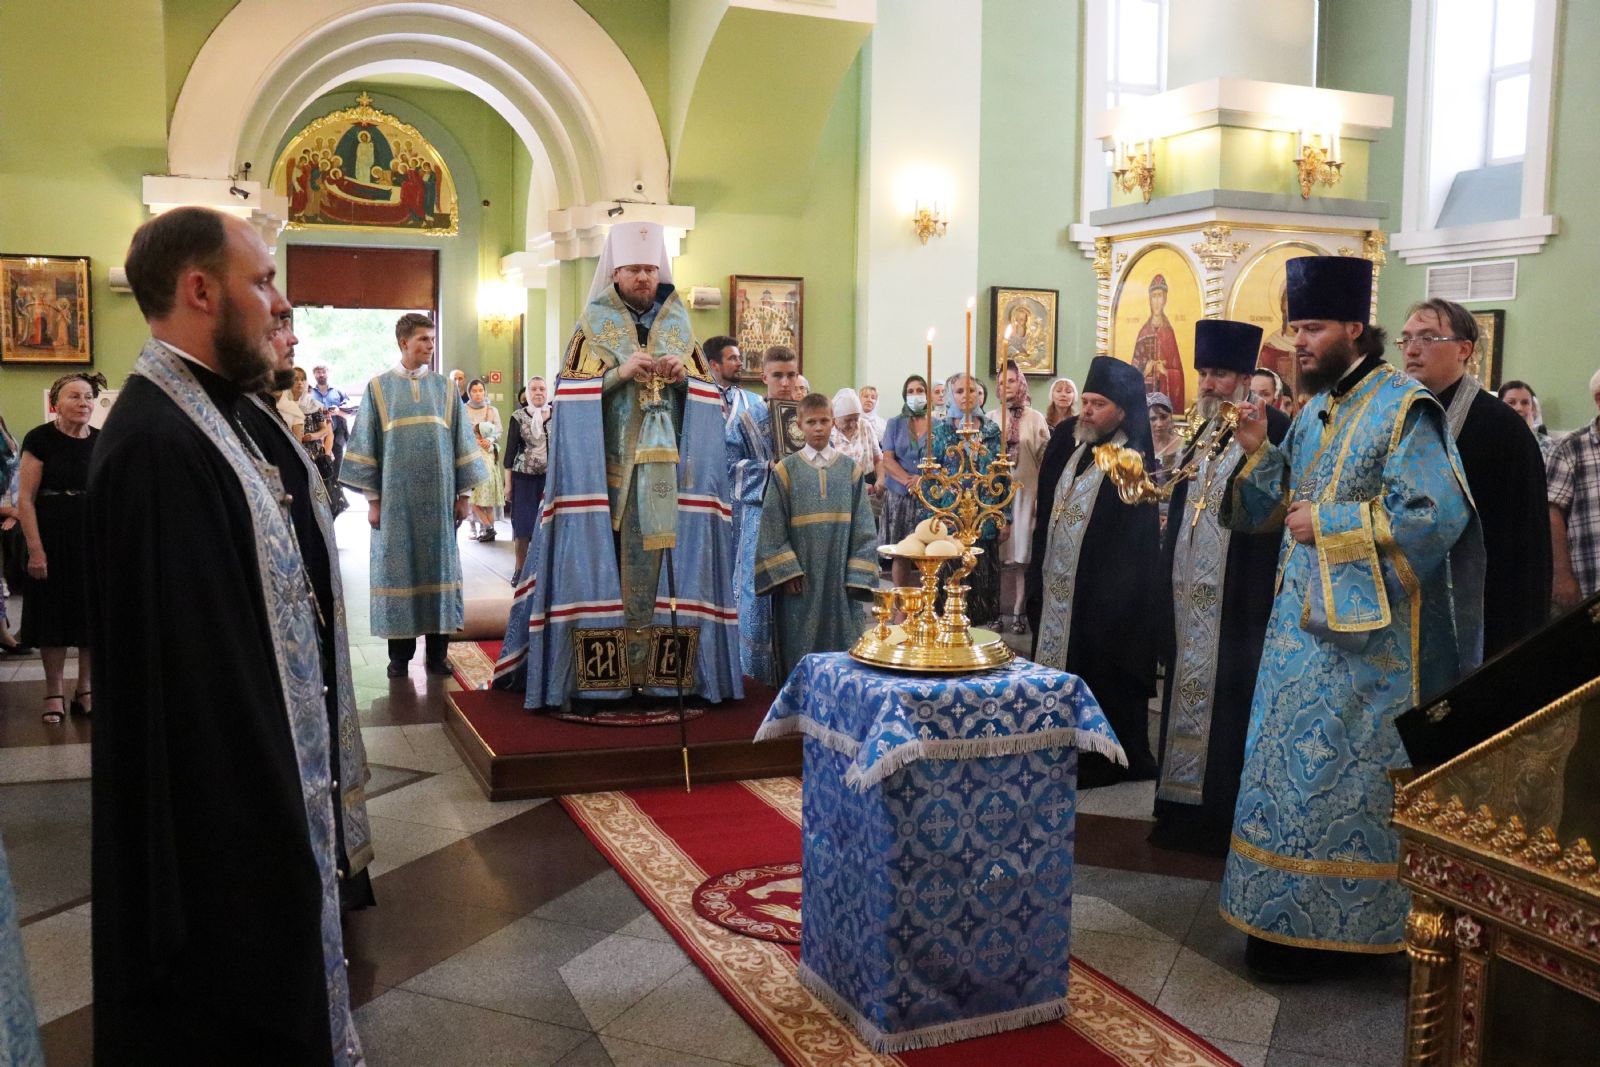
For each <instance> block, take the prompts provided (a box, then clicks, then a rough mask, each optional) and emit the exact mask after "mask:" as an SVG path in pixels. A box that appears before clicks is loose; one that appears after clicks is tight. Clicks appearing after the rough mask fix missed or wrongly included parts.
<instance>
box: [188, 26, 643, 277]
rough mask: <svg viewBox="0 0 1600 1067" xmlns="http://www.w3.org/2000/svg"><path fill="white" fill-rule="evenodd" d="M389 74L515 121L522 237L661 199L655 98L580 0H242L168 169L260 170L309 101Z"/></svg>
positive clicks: (205, 71)
mask: <svg viewBox="0 0 1600 1067" xmlns="http://www.w3.org/2000/svg"><path fill="white" fill-rule="evenodd" d="M385 73H410V74H427V75H430V76H432V77H435V78H439V79H441V80H444V81H447V82H450V83H451V84H454V85H457V86H459V87H461V88H462V89H465V90H467V91H468V92H471V93H474V94H475V95H477V96H478V97H480V98H481V99H483V100H484V102H485V103H487V104H489V106H491V107H493V108H494V109H495V110H496V111H497V112H498V113H499V114H500V115H501V116H502V117H503V118H505V120H506V121H507V122H508V123H509V124H510V125H511V127H512V129H513V130H515V131H516V133H517V136H518V137H519V138H521V139H522V142H523V144H524V145H525V146H526V147H527V149H528V152H529V154H530V155H531V156H532V158H533V162H534V168H533V169H534V173H533V181H532V182H530V185H529V191H528V213H527V216H528V230H529V232H528V235H527V237H528V241H529V246H530V247H532V246H533V244H534V243H535V242H536V241H541V240H548V238H547V237H546V236H545V235H546V234H547V232H548V227H549V218H550V213H551V212H552V211H557V210H561V209H564V208H572V207H581V206H583V205H587V204H593V203H597V202H601V201H608V200H615V199H619V198H630V199H640V200H646V201H654V202H657V203H665V202H666V201H667V194H668V165H667V150H666V142H665V139H664V138H663V137H662V133H661V127H660V124H659V123H658V122H657V120H656V115H655V111H654V110H653V109H652V107H651V104H650V98H649V95H648V94H647V93H646V92H645V89H644V85H643V83H642V82H640V80H639V76H638V74H637V73H636V72H635V71H634V69H633V66H632V64H630V63H629V62H628V60H627V57H626V56H624V55H623V53H622V50H621V49H620V48H618V47H617V44H616V42H615V41H613V40H612V39H611V38H610V36H609V35H607V34H606V32H605V31H604V30H602V29H601V28H600V26H599V24H598V23H596V22H595V21H594V19H593V18H591V17H590V16H589V14H588V13H587V12H585V11H584V10H583V9H582V8H581V7H579V6H578V4H577V3H575V2H574V0H474V2H473V3H472V4H471V6H465V5H461V4H443V3H431V2H422V3H410V2H394V0H241V2H240V3H239V4H238V6H237V7H235V8H234V9H233V10H232V11H231V12H229V14H228V15H227V16H226V17H225V18H224V19H223V20H222V22H221V23H220V24H219V25H218V26H217V28H216V30H215V31H214V32H213V33H212V34H211V36H210V38H209V39H208V40H207V41H206V44H205V46H204V47H203V48H202V49H201V50H200V54H199V55H198V56H197V57H196V58H195V62H194V64H193V65H192V66H191V67H190V69H189V74H188V77H187V78H186V79H185V81H184V85H183V90H182V91H181V92H180V94H179V96H178V102H177V106H176V108H175V109H174V111H173V116H172V127H171V130H170V133H169V136H168V143H167V154H168V166H169V168H170V169H171V171H172V173H174V174H177V175H185V176H191V177H199V178H223V177H227V176H228V175H231V174H234V173H236V172H237V170H238V168H239V165H240V164H241V163H243V162H246V161H250V162H252V163H253V164H254V167H253V168H252V170H253V172H254V173H255V174H257V175H260V176H261V177H263V178H265V177H266V176H267V174H268V173H269V171H270V168H271V164H272V162H273V152H274V151H275V149H276V148H277V144H278V141H279V140H280V138H281V137H282V135H283V133H284V132H285V131H286V130H287V128H288V124H289V123H291V122H292V121H294V119H295V117H296V116H297V115H299V114H300V112H301V111H303V110H304V109H305V108H306V107H307V106H309V105H310V103H311V102H312V101H313V100H315V99H316V98H317V97H319V96H321V95H323V94H324V93H326V92H328V91H329V90H330V89H333V88H334V87H336V86H338V85H340V84H343V83H345V82H349V81H352V80H355V79H358V78H361V77H365V76H370V75H374V74H385ZM640 184H642V185H643V189H642V190H641V189H639V188H638V186H639V185H640Z"/></svg>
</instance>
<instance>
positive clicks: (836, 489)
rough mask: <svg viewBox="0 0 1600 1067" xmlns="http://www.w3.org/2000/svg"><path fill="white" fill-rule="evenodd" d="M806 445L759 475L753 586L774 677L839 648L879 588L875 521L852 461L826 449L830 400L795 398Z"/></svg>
mask: <svg viewBox="0 0 1600 1067" xmlns="http://www.w3.org/2000/svg"><path fill="white" fill-rule="evenodd" d="M799 414H800V429H801V432H802V433H803V434H804V436H805V441H806V443H805V447H803V448H801V449H800V450H799V451H798V452H792V453H790V454H789V455H787V456H785V457H784V458H783V460H782V461H781V462H779V463H778V465H777V466H776V467H774V468H773V472H772V477H771V478H769V479H768V480H767V491H766V496H765V498H764V499H763V501H762V504H761V532H760V534H759V536H758V537H757V540H756V568H755V582H756V593H757V594H758V595H760V594H768V593H770V594H771V595H772V601H773V604H772V630H773V644H774V645H775V646H776V647H775V649H774V653H775V658H776V660H777V669H778V679H779V681H780V682H781V681H782V680H784V679H786V678H787V677H788V676H789V672H790V671H791V670H793V669H794V665H795V664H796V663H798V662H800V657H802V656H804V655H806V654H808V653H811V652H842V651H844V650H846V649H848V648H849V647H850V646H851V645H853V644H855V641H856V638H858V637H860V636H861V634H862V633H863V632H865V630H866V628H867V624H868V617H867V611H866V605H867V603H869V602H870V601H871V599H872V591H873V589H874V588H876V587H877V578H878V561H877V555H876V552H877V545H878V534H877V526H876V524H875V523H874V521H873V518H872V505H871V504H870V502H869V501H868V499H867V486H866V483H865V482H863V481H862V478H861V472H860V471H859V470H858V469H857V468H856V464H855V461H854V460H852V459H851V458H850V457H849V456H847V455H845V454H844V453H842V452H840V451H838V450H837V449H835V448H833V447H832V446H831V445H830V444H829V443H828V441H829V438H830V437H831V435H832V433H833V404H832V402H831V401H829V399H828V398H827V397H826V396H823V395H822V394H821V393H810V394H807V396H806V397H805V398H804V399H802V400H801V401H800V412H799Z"/></svg>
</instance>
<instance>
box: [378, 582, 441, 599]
mask: <svg viewBox="0 0 1600 1067" xmlns="http://www.w3.org/2000/svg"><path fill="white" fill-rule="evenodd" d="M460 588H461V583H460V582H438V583H436V584H434V585H408V586H393V587H379V588H376V589H374V590H373V591H372V595H373V596H421V595H423V594H424V593H448V592H450V590H452V589H460Z"/></svg>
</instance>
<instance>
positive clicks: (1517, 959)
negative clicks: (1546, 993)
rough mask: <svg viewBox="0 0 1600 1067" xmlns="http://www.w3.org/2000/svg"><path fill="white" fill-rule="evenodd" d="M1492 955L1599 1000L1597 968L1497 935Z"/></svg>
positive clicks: (1599, 980) (1599, 972)
mask: <svg viewBox="0 0 1600 1067" xmlns="http://www.w3.org/2000/svg"><path fill="white" fill-rule="evenodd" d="M1495 955H1496V956H1498V957H1500V958H1501V959H1503V960H1506V961H1507V962H1509V963H1514V964H1516V965H1517V966H1519V967H1525V968H1527V969H1528V970H1530V971H1532V972H1533V973H1534V974H1536V975H1538V976H1539V977H1540V978H1544V979H1547V980H1549V981H1551V982H1554V983H1556V984H1557V985H1560V986H1565V987H1566V988H1568V989H1570V990H1572V991H1573V992H1574V993H1578V994H1581V995H1583V996H1586V997H1588V998H1589V999H1590V1000H1600V970H1597V969H1595V968H1593V967H1586V966H1584V965H1583V964H1581V963H1577V962H1575V961H1573V960H1569V959H1567V958H1566V957H1565V956H1562V955H1559V954H1558V953H1555V952H1549V951H1547V950H1545V949H1542V948H1540V947H1538V946H1537V945H1530V944H1528V943H1527V942H1524V941H1516V940H1513V939H1512V938H1509V937H1506V938H1501V939H1500V942H1499V944H1498V946H1497V947H1496V951H1495Z"/></svg>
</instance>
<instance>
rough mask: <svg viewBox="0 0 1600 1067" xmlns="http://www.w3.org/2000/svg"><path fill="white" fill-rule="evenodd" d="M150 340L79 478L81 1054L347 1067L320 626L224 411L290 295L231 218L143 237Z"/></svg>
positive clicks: (253, 370) (138, 245)
mask: <svg viewBox="0 0 1600 1067" xmlns="http://www.w3.org/2000/svg"><path fill="white" fill-rule="evenodd" d="M127 269H128V275H129V280H130V282H131V283H132V285H133V289H134V294H135V296H136V298H137V299H138V300H139V304H140V308H141V310H142V311H143V312H144V314H145V317H146V318H147V319H149V320H150V323H151V330H152V333H154V334H155V336H156V338H159V340H156V339H153V340H151V341H150V342H149V343H148V344H147V345H146V346H145V349H144V351H143V352H142V353H141V354H140V357H139V360H138V362H137V363H136V364H135V372H134V375H133V376H132V377H130V378H129V379H128V382H127V385H126V386H125V387H124V389H123V390H122V393H121V395H120V396H119V398H118V402H117V405H116V408H115V409H114V410H113V412H112V414H111V416H110V417H109V418H108V419H107V422H106V427H105V430H104V432H103V433H102V434H101V437H100V442H101V444H103V445H105V446H106V447H104V448H98V447H97V450H96V456H95V459H94V462H93V464H92V467H91V471H90V478H89V498H90V531H91V536H92V537H93V538H94V542H93V543H94V544H95V545H96V546H97V554H96V556H95V561H94V573H93V582H92V589H93V590H94V593H93V596H92V597H91V605H90V608H91V619H92V625H93V630H92V639H93V647H94V649H95V651H96V654H97V655H96V662H95V665H94V673H95V679H94V681H95V690H96V696H97V697H99V701H98V707H97V715H96V718H95V739H94V751H93V764H94V765H93V779H92V799H93V888H94V899H95V908H94V915H93V956H94V990H95V997H94V1030H95V1035H94V1036H95V1062H96V1063H97V1064H99V1065H103V1067H112V1065H117V1067H122V1065H127V1064H136V1063H137V1064H145V1063H149V1064H156V1063H159V1064H163V1065H180V1067H191V1065H194V1067H198V1065H201V1064H206V1065H209V1064H215V1063H223V1062H225V1063H228V1064H246V1065H251V1067H267V1065H271V1067H313V1065H315V1067H329V1065H331V1067H360V1065H361V1064H362V1063H363V1062H364V1061H363V1056H362V1052H361V1046H360V1041H359V1039H358V1038H357V1036H356V1033H355V1028H354V1025H353V1023H352V1021H351V1015H350V1006H349V987H348V977H347V974H346V971H345V966H344V963H343V959H342V955H343V944H342V935H341V932H340V928H339V903H338V900H339V898H338V888H337V885H338V882H337V875H336V864H335V859H334V852H335V847H336V841H335V834H334V816H333V804H332V791H331V788H330V780H331V777H332V773H331V756H330V751H331V747H330V745H329V739H328V732H329V731H328V720H327V714H326V705H325V702H324V700H323V698H322V694H321V692H320V690H321V683H322V671H321V669H320V663H319V662H318V654H317V650H316V647H315V642H316V632H315V631H316V621H315V617H316V613H315V607H314V606H313V605H312V604H311V596H312V594H311V591H310V589H309V581H308V577H307V574H306V571H305V569H304V567H303V565H302V564H301V561H300V557H299V552H298V549H297V548H296V547H295V546H294V542H293V536H292V533H291V526H290V523H289V520H288V517H287V514H286V507H285V505H284V504H283V503H282V500H281V495H282V491H283V490H282V485H281V483H277V480H276V476H275V474H274V473H273V472H272V470H271V468H270V467H269V466H268V465H267V464H266V462H265V461H263V460H262V459H261V457H260V455H259V453H258V452H256V451H255V450H254V449H253V447H252V446H251V444H250V442H249V440H248V435H247V434H245V433H244V431H243V430H242V428H241V426H240V423H239V420H238V414H237V409H238V406H239V405H240V404H241V403H246V402H248V401H247V400H245V399H243V389H242V388H241V387H242V386H245V387H247V388H248V389H250V390H252V391H253V390H254V389H256V388H259V387H260V386H261V385H262V384H264V379H265V376H266V375H267V374H270V371H271V368H272V363H273V359H274V357H273V353H272V350H271V346H270V343H269V341H268V338H269V337H270V336H271V333H272V332H274V331H275V330H276V329H277V316H278V315H279V314H281V313H282V312H285V311H287V310H288V305H287V303H285V302H284V300H283V298H282V296H281V295H280V294H279V293H278V292H277V290H276V288H275V287H274V286H273V285H272V277H273V261H272V258H271V256H270V254H269V253H268V252H267V250H266V246H265V245H264V244H262V243H261V241H260V238H259V237H258V236H256V234H255V232H254V231H253V230H252V229H251V228H250V227H249V226H248V224H245V223H244V222H242V221H241V220H237V219H232V218H230V217H226V216H217V215H216V213H214V212H210V211H206V210H204V209H199V208H182V209H178V210H176V211H172V212H168V213H166V214H163V215H160V216H158V217H156V218H154V219H152V220H150V221H149V222H147V223H146V224H145V225H144V226H143V227H141V229H140V232H139V233H138V234H136V235H135V238H134V242H133V246H132V248H130V250H129V254H128V260H127Z"/></svg>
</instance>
